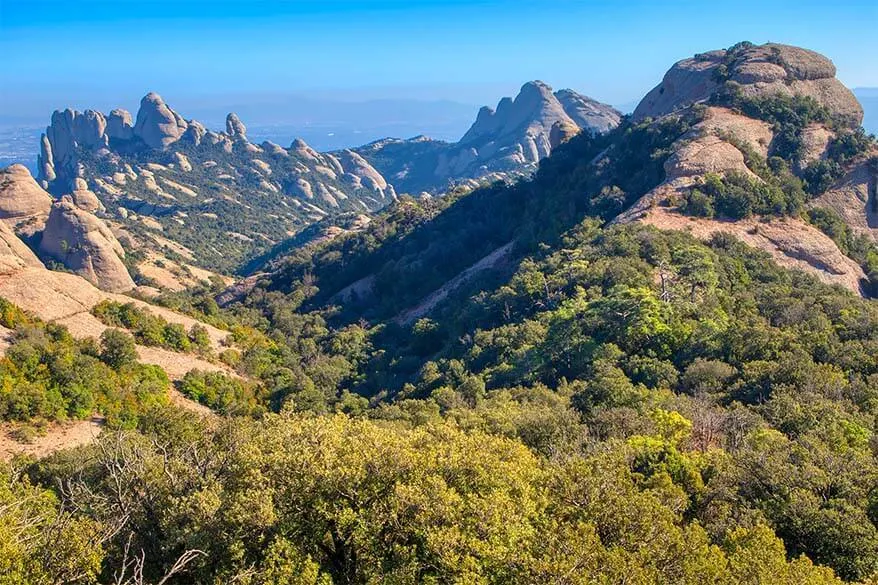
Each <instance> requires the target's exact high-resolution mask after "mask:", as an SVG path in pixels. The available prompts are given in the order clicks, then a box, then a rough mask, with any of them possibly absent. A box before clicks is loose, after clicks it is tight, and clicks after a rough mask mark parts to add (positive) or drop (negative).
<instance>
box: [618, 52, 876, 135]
mask: <svg viewBox="0 0 878 585" xmlns="http://www.w3.org/2000/svg"><path fill="white" fill-rule="evenodd" d="M730 56H731V55H730V52H729V51H726V50H718V51H710V52H707V53H700V54H698V55H695V56H694V57H691V58H689V59H684V60H682V61H679V62H678V63H676V64H675V65H674V66H673V67H671V69H670V70H669V71H668V72H667V73H666V74H665V76H664V78H663V79H662V82H661V83H660V84H659V85H658V86H656V87H655V88H654V89H653V90H652V91H650V92H649V93H648V94H647V95H646V97H644V98H643V100H642V101H641V102H640V104H639V105H638V106H637V108H636V109H635V110H634V114H633V119H634V120H635V121H640V120H643V119H644V118H656V117H659V116H663V115H665V114H668V113H670V112H672V111H674V110H677V109H680V108H684V107H687V106H689V105H692V104H694V103H698V102H703V101H705V100H707V99H708V98H709V97H710V96H711V95H713V94H714V93H715V92H716V91H717V90H719V89H720V87H721V85H722V83H723V82H724V81H725V80H726V78H727V80H728V81H731V82H733V83H736V84H738V85H739V86H741V88H742V90H743V92H744V94H745V95H750V96H756V95H773V94H782V95H793V94H798V95H805V96H809V97H812V98H814V99H815V100H817V101H818V102H819V103H821V104H823V105H825V106H827V107H828V108H829V109H830V111H832V112H833V113H835V114H836V115H838V116H839V117H840V118H841V119H844V120H845V121H847V123H848V124H849V125H850V126H852V127H856V126H859V125H860V124H862V122H863V108H862V107H861V106H860V103H859V102H858V101H857V98H856V97H854V94H853V92H851V91H850V90H849V89H848V88H846V87H845V86H844V85H842V83H841V82H840V81H838V80H837V79H835V65H833V63H832V61H830V60H829V59H827V58H826V57H824V56H823V55H820V54H819V53H815V52H814V51H809V50H808V49H802V48H799V47H791V46H789V45H780V44H774V43H768V44H765V45H758V46H753V47H750V48H748V49H746V50H744V51H743V52H742V53H741V54H740V55H739V56H737V57H735V58H734V59H733V60H731V61H729V60H728V59H727V57H730Z"/></svg>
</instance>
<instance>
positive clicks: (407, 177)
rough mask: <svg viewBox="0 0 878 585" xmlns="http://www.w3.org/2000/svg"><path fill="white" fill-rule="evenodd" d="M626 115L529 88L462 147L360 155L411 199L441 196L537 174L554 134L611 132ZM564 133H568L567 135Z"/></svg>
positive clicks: (428, 143) (400, 143)
mask: <svg viewBox="0 0 878 585" xmlns="http://www.w3.org/2000/svg"><path fill="white" fill-rule="evenodd" d="M620 120H621V114H620V113H619V112H618V111H616V110H615V109H614V108H612V107H611V106H608V105H606V104H602V103H600V102H598V101H596V100H593V99H591V98H589V97H586V96H583V95H580V94H578V93H576V92H574V91H572V90H569V89H562V90H560V91H558V92H553V90H552V88H551V87H549V86H548V85H546V84H545V83H543V82H542V81H531V82H528V83H525V84H524V85H523V86H522V88H521V91H520V92H519V94H518V96H516V97H515V99H512V98H509V97H505V98H503V99H501V100H500V102H499V103H498V104H497V107H496V109H493V108H489V107H487V106H485V107H483V108H482V109H480V110H479V112H478V114H477V116H476V120H475V122H474V123H473V125H472V126H471V127H470V129H469V130H468V131H467V132H466V134H464V135H463V137H462V138H461V139H460V141H458V142H456V143H453V144H449V143H446V142H441V141H435V140H431V139H429V138H426V137H424V136H419V137H416V138H412V139H410V140H398V139H385V140H379V141H377V142H373V143H372V144H368V145H366V146H363V147H360V148H357V149H355V150H356V151H357V152H358V153H359V154H361V155H362V156H363V157H364V158H365V159H366V160H368V161H369V162H370V163H371V164H372V165H373V166H375V167H376V168H377V169H378V170H379V171H381V173H382V174H383V175H384V176H385V177H387V178H388V180H389V181H390V182H392V183H393V184H394V185H395V186H396V187H397V190H398V191H400V192H406V193H419V192H422V191H425V192H431V193H440V192H442V191H444V190H445V189H447V187H448V186H449V184H451V183H461V182H466V181H468V180H472V179H476V180H478V179H485V180H497V179H502V178H508V177H515V176H521V175H526V174H529V173H531V172H533V171H534V170H535V169H536V167H537V164H538V163H539V161H540V160H542V159H543V158H545V157H547V156H548V155H549V154H550V153H551V151H552V148H553V146H552V128H553V127H555V126H556V125H557V126H558V130H556V131H555V132H556V134H557V136H556V139H558V140H561V141H563V140H564V139H569V138H570V137H571V136H573V135H574V134H576V133H577V132H580V131H588V132H595V133H597V132H606V131H607V130H610V129H612V128H615V127H616V126H618V125H619V121H620ZM562 129H563V131H562Z"/></svg>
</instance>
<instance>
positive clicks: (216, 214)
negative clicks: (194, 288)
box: [38, 93, 396, 271]
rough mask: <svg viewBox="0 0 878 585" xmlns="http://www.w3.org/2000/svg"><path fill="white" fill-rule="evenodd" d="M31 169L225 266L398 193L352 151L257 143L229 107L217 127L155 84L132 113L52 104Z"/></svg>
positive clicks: (139, 229) (50, 185)
mask: <svg viewBox="0 0 878 585" xmlns="http://www.w3.org/2000/svg"><path fill="white" fill-rule="evenodd" d="M38 167H39V174H38V180H39V181H40V183H41V184H42V186H43V187H44V188H46V189H47V190H48V191H49V192H50V193H53V194H55V195H61V194H66V193H70V192H71V191H76V190H77V189H76V187H77V186H78V185H79V186H83V187H84V190H87V191H91V192H93V193H94V194H95V195H96V200H91V201H90V204H91V206H92V207H93V208H94V210H95V211H101V212H105V213H106V214H107V215H108V216H109V217H112V218H113V219H114V220H115V221H117V222H119V223H121V224H122V225H124V226H125V228H126V229H128V230H129V231H131V232H133V233H136V234H140V235H141V237H142V239H150V238H149V237H148V236H149V234H150V233H151V234H161V236H162V237H163V238H166V239H168V240H171V241H172V242H174V243H176V244H179V245H182V246H184V247H186V248H187V249H189V250H191V251H192V252H194V254H195V257H196V258H197V261H198V262H199V263H201V265H202V266H205V267H209V268H214V269H220V270H226V271H231V270H234V269H235V268H237V266H238V265H239V264H240V262H242V261H243V260H244V259H245V258H247V257H248V256H251V255H254V254H256V253H258V252H260V251H265V250H267V249H269V248H270V247H271V246H272V245H274V244H276V243H277V242H279V241H281V240H284V239H286V238H288V237H290V236H291V235H293V234H295V233H296V232H298V231H299V230H301V229H302V228H303V227H304V226H306V225H308V224H310V223H312V222H314V221H318V220H320V219H322V218H325V217H327V216H328V215H330V214H333V213H336V212H341V211H357V212H361V213H362V212H368V211H371V210H376V209H379V208H381V207H383V206H384V205H386V204H387V203H388V202H390V201H393V200H394V199H395V197H396V193H395V191H394V188H393V186H392V185H390V184H388V182H387V181H386V180H385V179H384V178H383V177H382V175H381V174H380V173H379V172H377V171H376V170H375V169H374V168H373V167H372V166H371V165H369V163H367V162H366V161H365V160H364V159H363V158H362V157H361V156H359V155H358V154H356V153H354V152H351V151H343V152H340V153H335V154H322V153H319V152H317V151H315V150H314V149H312V148H311V147H309V146H308V145H307V144H305V143H304V142H303V141H301V140H296V141H295V142H293V144H291V145H290V146H289V147H282V146H280V145H277V144H273V143H271V142H263V143H262V144H254V143H252V142H250V141H249V140H248V139H247V129H246V127H245V125H244V124H243V123H242V122H241V120H240V119H239V118H238V117H237V116H236V115H235V114H229V116H228V119H227V121H226V129H225V131H223V132H213V131H211V130H208V129H207V128H205V127H204V125H202V124H201V123H199V122H198V121H195V120H186V119H184V118H183V117H182V116H181V115H180V114H178V113H177V112H175V111H174V110H173V109H171V108H170V107H169V106H168V105H167V104H166V103H165V102H164V101H163V100H162V98H161V97H160V96H159V95H157V94H155V93H150V94H148V95H147V96H145V97H144V98H143V99H142V100H141V103H140V109H139V111H138V112H137V116H136V118H134V119H132V116H131V114H129V113H128V112H126V111H124V110H113V111H112V112H110V113H109V114H108V115H104V114H102V113H101V112H95V111H92V110H86V111H85V112H78V111H74V110H69V109H68V110H64V111H56V112H55V113H54V114H53V115H52V119H51V123H50V125H49V126H48V128H47V129H46V133H45V134H44V135H43V136H42V139H41V153H40V157H39V161H38Z"/></svg>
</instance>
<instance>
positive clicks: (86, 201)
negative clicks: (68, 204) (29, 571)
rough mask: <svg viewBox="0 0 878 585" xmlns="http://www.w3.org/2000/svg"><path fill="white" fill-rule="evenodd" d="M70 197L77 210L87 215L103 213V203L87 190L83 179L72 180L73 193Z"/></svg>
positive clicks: (86, 184)
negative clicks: (86, 212) (83, 211)
mask: <svg viewBox="0 0 878 585" xmlns="http://www.w3.org/2000/svg"><path fill="white" fill-rule="evenodd" d="M70 197H71V198H72V199H73V203H75V204H76V206H77V207H78V208H80V209H82V210H85V211H88V212H89V213H97V212H103V211H105V209H104V205H103V203H101V201H100V199H98V196H97V195H95V194H94V192H93V191H90V190H89V188H88V183H86V182H85V179H74V184H73V192H71V193H70Z"/></svg>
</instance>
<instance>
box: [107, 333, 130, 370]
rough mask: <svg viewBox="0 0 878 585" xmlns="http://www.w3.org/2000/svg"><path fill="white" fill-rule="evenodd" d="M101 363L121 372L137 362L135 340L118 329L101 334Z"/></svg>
mask: <svg viewBox="0 0 878 585" xmlns="http://www.w3.org/2000/svg"><path fill="white" fill-rule="evenodd" d="M100 358H101V361H102V362H104V363H105V364H107V365H108V366H110V367H111V368H113V369H114V370H120V369H122V368H124V367H125V366H130V365H131V364H133V363H135V362H136V361H137V348H136V347H135V344H134V338H133V337H131V336H130V335H129V334H127V333H125V332H124V331H119V330H118V329H107V330H106V331H104V332H103V333H101V354H100Z"/></svg>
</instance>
